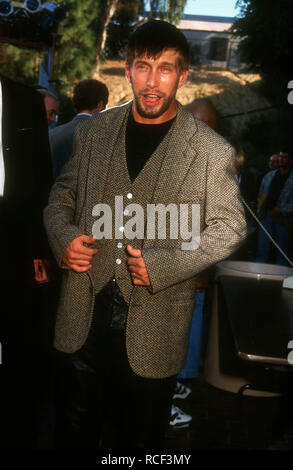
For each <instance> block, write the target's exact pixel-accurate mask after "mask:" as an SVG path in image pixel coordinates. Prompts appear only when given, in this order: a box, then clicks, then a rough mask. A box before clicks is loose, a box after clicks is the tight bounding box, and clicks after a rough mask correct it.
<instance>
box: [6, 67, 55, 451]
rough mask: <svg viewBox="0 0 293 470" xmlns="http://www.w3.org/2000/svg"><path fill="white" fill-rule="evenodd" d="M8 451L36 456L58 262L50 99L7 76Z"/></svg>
mask: <svg viewBox="0 0 293 470" xmlns="http://www.w3.org/2000/svg"><path fill="white" fill-rule="evenodd" d="M0 88H1V90H0V91H1V94H0V110H1V113H0V114H1V118H2V119H1V121H0V122H1V123H2V129H1V130H2V134H1V145H0V162H1V166H0V170H1V171H0V174H1V178H0V182H1V184H0V220H1V223H0V240H1V246H2V253H1V270H0V286H1V315H0V343H1V353H2V354H1V364H0V383H1V386H0V416H1V427H0V431H1V439H0V448H2V449H6V448H13V449H18V448H24V449H30V448H34V445H35V438H36V435H35V428H34V424H33V423H34V421H35V416H34V410H35V402H36V400H37V396H36V394H37V390H38V386H39V382H38V380H39V379H38V375H39V371H40V370H41V367H44V366H45V364H44V363H43V364H42V359H43V355H42V348H43V344H42V341H43V337H42V331H43V329H42V328H43V327H42V321H43V320H44V317H43V316H42V311H41V298H42V295H43V291H42V286H43V285H44V284H45V283H46V282H47V280H48V277H47V271H46V268H45V266H46V260H49V258H50V249H49V246H48V243H47V237H46V235H45V232H44V229H43V223H42V209H43V207H44V206H45V205H46V203H47V198H48V194H49V190H50V187H51V184H52V171H51V158H50V149H49V142H48V126H47V122H46V114H45V109H44V103H43V99H42V96H41V95H40V94H39V93H37V92H36V91H34V90H31V89H30V88H29V87H28V86H25V85H22V84H19V83H16V82H13V81H11V80H9V79H7V78H5V77H3V76H0Z"/></svg>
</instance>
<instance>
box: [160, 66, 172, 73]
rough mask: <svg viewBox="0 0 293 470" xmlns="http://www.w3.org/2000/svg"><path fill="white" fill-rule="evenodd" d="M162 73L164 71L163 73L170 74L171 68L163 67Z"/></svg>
mask: <svg viewBox="0 0 293 470" xmlns="http://www.w3.org/2000/svg"><path fill="white" fill-rule="evenodd" d="M161 71H162V72H163V73H169V72H170V67H162V68H161Z"/></svg>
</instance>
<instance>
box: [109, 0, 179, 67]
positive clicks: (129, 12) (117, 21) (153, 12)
mask: <svg viewBox="0 0 293 470" xmlns="http://www.w3.org/2000/svg"><path fill="white" fill-rule="evenodd" d="M186 1H187V0H151V1H150V4H149V5H150V11H149V13H148V18H150V19H151V18H161V19H164V20H166V21H169V22H170V23H174V24H178V23H179V22H180V20H181V18H182V16H183V13H184V8H185V5H186ZM146 3H147V2H146V1H144V0H118V5H117V8H116V12H115V15H114V16H113V18H112V20H111V22H110V24H109V26H108V37H107V43H106V54H107V57H110V58H114V57H122V56H123V54H124V49H125V45H126V44H127V41H128V39H129V37H130V34H131V32H132V31H133V27H134V26H135V25H136V24H137V21H138V14H142V13H143V12H144V10H145V7H146Z"/></svg>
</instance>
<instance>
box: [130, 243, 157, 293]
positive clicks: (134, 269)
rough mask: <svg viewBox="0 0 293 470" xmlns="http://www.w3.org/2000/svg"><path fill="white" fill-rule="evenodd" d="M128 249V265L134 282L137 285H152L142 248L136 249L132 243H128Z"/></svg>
mask: <svg viewBox="0 0 293 470" xmlns="http://www.w3.org/2000/svg"><path fill="white" fill-rule="evenodd" d="M126 249H127V252H128V254H129V255H130V256H129V258H128V260H127V265H128V270H129V272H130V275H131V279H132V282H133V284H134V285H136V286H150V285H151V283H150V279H149V275H148V272H147V268H146V265H145V262H144V259H143V257H142V253H141V250H136V249H135V248H132V246H131V245H127V247H126Z"/></svg>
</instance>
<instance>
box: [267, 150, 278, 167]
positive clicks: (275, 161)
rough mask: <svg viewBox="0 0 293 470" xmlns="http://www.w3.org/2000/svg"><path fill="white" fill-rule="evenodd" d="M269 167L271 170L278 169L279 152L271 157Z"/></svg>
mask: <svg viewBox="0 0 293 470" xmlns="http://www.w3.org/2000/svg"><path fill="white" fill-rule="evenodd" d="M269 168H270V170H276V169H277V168H279V155H278V154H277V153H276V154H275V155H272V156H271V157H270V160H269Z"/></svg>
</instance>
